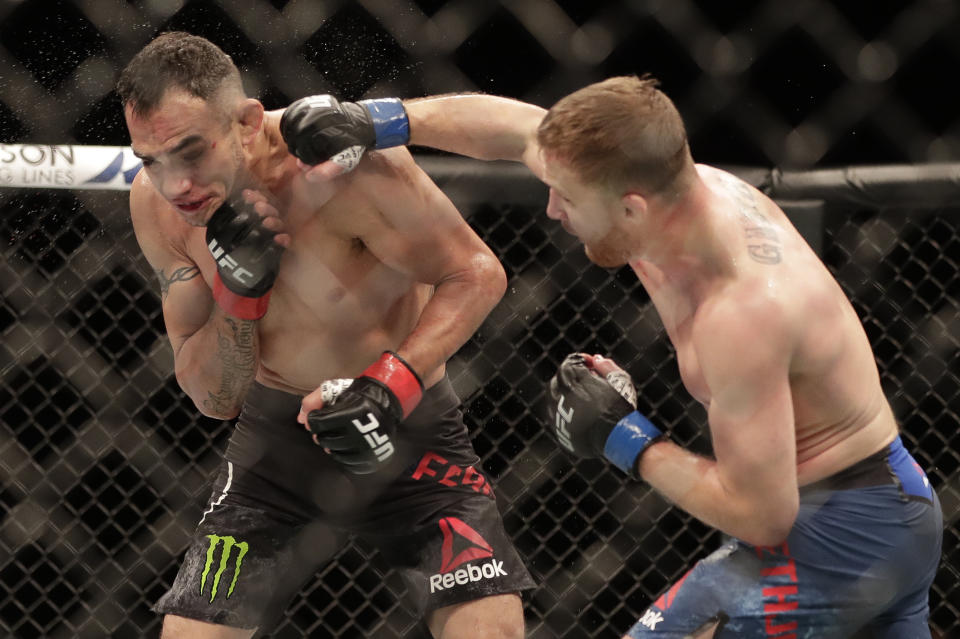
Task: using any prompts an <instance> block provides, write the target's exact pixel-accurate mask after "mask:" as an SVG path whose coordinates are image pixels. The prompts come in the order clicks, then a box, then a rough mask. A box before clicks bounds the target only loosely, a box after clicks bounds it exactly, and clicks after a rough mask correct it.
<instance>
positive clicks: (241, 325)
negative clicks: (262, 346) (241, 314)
mask: <svg viewBox="0 0 960 639" xmlns="http://www.w3.org/2000/svg"><path fill="white" fill-rule="evenodd" d="M224 321H225V323H226V329H227V330H223V329H220V330H218V331H217V357H218V358H219V359H220V364H221V369H222V371H223V372H222V374H221V377H220V388H219V390H217V392H215V393H208V395H209V396H208V397H207V399H205V400H204V401H203V403H204V406H206V407H207V408H211V409H213V410H215V411H217V412H220V411H226V410H227V409H229V408H231V407H233V406H236V403H237V400H238V399H239V398H240V397H241V396H242V395H244V394H246V392H247V388H249V386H250V382H251V381H253V376H254V373H256V368H257V353H256V349H257V345H256V335H257V323H256V321H255V320H238V319H235V318H233V317H226V318H224Z"/></svg>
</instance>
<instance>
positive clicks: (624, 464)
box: [603, 411, 663, 479]
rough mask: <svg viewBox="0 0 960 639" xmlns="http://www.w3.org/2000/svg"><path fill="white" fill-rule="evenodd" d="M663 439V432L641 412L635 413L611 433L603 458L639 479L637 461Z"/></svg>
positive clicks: (624, 418)
mask: <svg viewBox="0 0 960 639" xmlns="http://www.w3.org/2000/svg"><path fill="white" fill-rule="evenodd" d="M662 437H663V432H662V431H661V430H660V429H659V428H657V427H656V426H654V425H653V423H652V422H651V421H650V420H649V419H647V418H646V417H644V416H643V415H641V414H640V412H639V411H633V412H632V413H630V414H629V415H627V416H625V417H623V418H622V419H621V420H620V421H619V422H617V424H616V426H614V427H613V430H611V431H610V434H609V435H608V436H607V441H606V443H605V444H604V447H603V456H604V457H606V458H607V460H608V461H609V462H610V463H612V464H613V465H614V466H616V467H617V468H619V469H620V470H622V471H623V472H625V473H627V474H628V475H630V476H631V477H633V478H635V479H639V478H640V477H639V474H638V472H637V459H638V458H639V457H640V455H641V454H643V452H644V451H645V450H646V449H647V447H648V446H650V444H652V443H654V442H655V441H657V440H659V439H661V438H662Z"/></svg>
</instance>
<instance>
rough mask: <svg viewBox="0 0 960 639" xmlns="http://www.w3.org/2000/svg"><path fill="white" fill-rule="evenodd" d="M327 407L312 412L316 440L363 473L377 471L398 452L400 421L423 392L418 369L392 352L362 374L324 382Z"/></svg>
mask: <svg viewBox="0 0 960 639" xmlns="http://www.w3.org/2000/svg"><path fill="white" fill-rule="evenodd" d="M321 389H322V392H323V407H322V408H321V409H320V410H312V411H310V412H309V413H307V424H306V425H307V430H309V431H310V432H311V433H313V441H314V443H315V444H317V445H318V446H322V447H323V448H326V449H327V450H328V451H329V452H330V456H331V457H333V458H334V459H335V460H336V461H337V462H339V463H340V464H343V465H344V466H345V467H346V469H347V470H348V471H350V472H352V473H355V474H357V475H365V474H368V473H372V472H375V471H377V470H378V469H379V468H380V467H382V466H383V465H384V464H386V463H387V460H389V459H390V457H392V456H393V453H394V443H393V440H394V436H395V434H396V431H397V425H398V424H399V423H400V422H401V421H403V419H404V418H406V417H407V416H408V415H409V414H410V413H411V411H413V409H414V407H415V406H416V405H417V403H418V402H419V401H420V398H421V397H423V383H422V382H421V381H420V378H419V377H418V376H417V374H416V373H415V372H414V371H413V369H411V368H410V367H409V366H407V363H406V362H404V361H403V360H402V359H400V356H399V355H397V354H396V353H392V352H390V351H387V352H385V353H384V354H383V355H382V356H381V357H380V359H378V360H377V361H376V362H375V363H374V364H372V365H371V366H370V367H369V368H368V369H367V370H365V371H363V373H362V374H361V376H360V377H358V378H356V379H354V380H349V379H346V380H344V379H339V380H331V381H329V382H324V384H323V385H321Z"/></svg>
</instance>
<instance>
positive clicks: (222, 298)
mask: <svg viewBox="0 0 960 639" xmlns="http://www.w3.org/2000/svg"><path fill="white" fill-rule="evenodd" d="M270 292H271V291H267V292H266V293H265V294H264V295H262V296H261V297H244V296H243V295H237V294H236V293H234V292H233V291H231V290H230V289H229V288H227V287H226V285H225V284H224V283H223V280H221V279H220V272H219V271H217V272H216V273H215V274H214V276H213V299H214V300H216V302H217V306H219V307H220V308H222V309H223V312H224V313H226V314H227V315H232V316H233V317H236V318H239V319H245V320H256V319H260V318H261V317H263V316H264V315H266V314H267V305H268V304H269V303H270Z"/></svg>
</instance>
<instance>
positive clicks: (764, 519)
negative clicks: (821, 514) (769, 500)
mask: <svg viewBox="0 0 960 639" xmlns="http://www.w3.org/2000/svg"><path fill="white" fill-rule="evenodd" d="M797 512H798V505H797V504H786V505H782V507H780V508H776V509H769V508H767V509H759V510H758V514H759V515H760V516H759V517H756V518H754V521H753V523H752V524H751V526H750V530H749V531H748V534H746V535H743V537H742V539H743V541H745V542H747V543H748V544H752V545H754V546H779V545H780V544H782V543H783V542H784V541H786V539H787V536H788V535H789V534H790V531H791V530H793V525H794V524H795V523H796V521H797Z"/></svg>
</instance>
